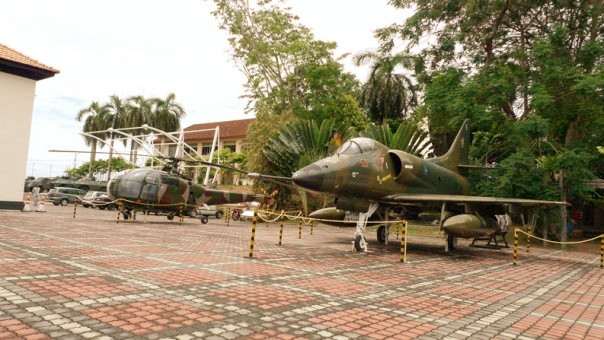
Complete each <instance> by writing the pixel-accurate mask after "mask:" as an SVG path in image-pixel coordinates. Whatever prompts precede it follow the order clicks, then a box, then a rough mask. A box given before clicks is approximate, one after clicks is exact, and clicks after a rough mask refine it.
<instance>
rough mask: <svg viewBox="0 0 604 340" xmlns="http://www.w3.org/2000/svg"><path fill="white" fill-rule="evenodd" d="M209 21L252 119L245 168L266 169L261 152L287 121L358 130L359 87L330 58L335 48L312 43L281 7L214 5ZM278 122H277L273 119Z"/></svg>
mask: <svg viewBox="0 0 604 340" xmlns="http://www.w3.org/2000/svg"><path fill="white" fill-rule="evenodd" d="M214 3H215V5H216V8H215V11H214V12H213V14H214V16H215V17H216V18H217V19H218V21H219V23H220V27H221V28H222V29H223V30H225V31H227V32H228V34H229V42H230V44H231V47H232V54H233V57H234V59H235V62H236V63H237V65H238V66H239V67H240V69H241V70H242V71H243V73H244V74H245V76H246V78H247V82H246V89H245V94H244V97H245V98H247V99H248V106H247V110H248V112H249V111H253V112H255V113H256V122H255V123H254V124H252V125H251V126H250V131H249V133H248V141H249V149H248V156H249V159H248V164H249V165H250V167H251V168H253V169H255V170H257V171H267V170H269V169H270V168H271V166H270V164H269V162H268V160H267V159H266V157H265V155H264V153H263V152H262V150H263V148H264V145H265V144H266V142H267V140H268V138H267V137H269V138H270V137H273V136H276V135H277V134H278V131H279V128H280V127H281V126H282V125H283V124H284V123H286V122H288V121H293V120H298V119H314V120H317V121H322V120H324V119H326V118H334V119H335V121H336V124H337V128H339V129H342V130H344V129H345V128H346V127H347V126H348V125H353V126H356V127H358V128H362V127H364V126H365V125H366V123H367V119H366V117H365V114H364V112H363V111H362V109H361V107H360V106H359V104H358V102H357V101H356V99H355V98H356V96H357V93H358V83H357V81H356V80H355V79H354V77H353V76H352V75H350V74H348V73H346V72H344V71H343V69H342V65H341V64H340V63H339V62H338V61H337V60H336V59H335V58H334V57H333V52H334V49H335V47H336V45H335V43H333V42H325V41H321V40H318V39H316V38H315V37H314V35H313V34H312V32H311V31H310V30H309V29H308V28H307V27H305V26H303V25H301V24H300V22H299V20H298V17H296V16H295V15H293V14H291V12H290V10H289V9H288V8H286V7H284V6H283V5H282V4H281V2H280V1H273V0H259V1H248V0H214ZM275 116H279V118H275Z"/></svg>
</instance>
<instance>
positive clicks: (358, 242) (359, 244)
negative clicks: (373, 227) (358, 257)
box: [352, 203, 379, 252]
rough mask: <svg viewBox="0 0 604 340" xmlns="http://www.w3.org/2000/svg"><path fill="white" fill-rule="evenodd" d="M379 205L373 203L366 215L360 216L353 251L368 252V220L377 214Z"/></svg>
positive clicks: (361, 214)
mask: <svg viewBox="0 0 604 340" xmlns="http://www.w3.org/2000/svg"><path fill="white" fill-rule="evenodd" d="M378 206H379V205H378V204H377V203H371V205H369V209H367V212H366V213H360V214H359V220H358V221H357V227H356V231H355V233H354V242H352V244H353V250H354V251H356V252H366V251H367V240H366V239H365V235H364V233H365V228H366V227H367V220H368V219H369V218H370V217H371V215H373V213H375V211H376V210H377V208H378Z"/></svg>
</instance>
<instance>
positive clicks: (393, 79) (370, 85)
mask: <svg viewBox="0 0 604 340" xmlns="http://www.w3.org/2000/svg"><path fill="white" fill-rule="evenodd" d="M354 61H355V63H356V64H357V66H360V65H362V64H364V63H366V62H371V63H372V64H371V71H370V73H369V78H368V79H367V82H366V83H365V84H363V87H362V89H361V95H360V98H359V99H360V102H361V105H363V107H364V108H365V109H366V110H367V113H368V115H369V117H370V118H371V120H373V121H374V122H377V123H379V124H381V123H383V122H384V121H386V120H388V119H395V120H400V119H403V118H404V117H405V116H406V115H407V113H408V112H409V111H410V110H411V109H412V108H413V107H415V106H416V105H417V103H418V97H417V86H416V85H415V84H414V82H413V80H412V79H411V78H410V77H409V76H407V75H405V74H403V73H400V72H398V71H397V70H398V69H400V68H401V67H402V68H404V69H410V68H411V67H413V64H414V57H412V56H409V55H407V54H404V53H399V54H395V55H386V54H377V53H373V52H367V53H362V54H359V55H357V56H355V58H354Z"/></svg>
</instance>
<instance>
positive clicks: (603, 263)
mask: <svg viewBox="0 0 604 340" xmlns="http://www.w3.org/2000/svg"><path fill="white" fill-rule="evenodd" d="M600 268H604V235H602V236H601V237H600Z"/></svg>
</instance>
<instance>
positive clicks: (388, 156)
mask: <svg viewBox="0 0 604 340" xmlns="http://www.w3.org/2000/svg"><path fill="white" fill-rule="evenodd" d="M469 138H470V135H469V129H468V121H465V122H464V123H463V125H462V127H461V129H460V130H459V132H458V134H457V136H456V138H455V140H454V141H453V144H452V145H451V147H450V149H449V151H448V152H447V153H446V154H444V155H443V156H440V157H435V158H430V159H422V158H419V157H417V156H414V155H412V154H409V153H406V152H404V151H401V150H392V149H389V148H388V147H386V146H385V145H383V144H380V143H379V142H377V141H375V140H373V139H370V138H363V137H360V138H353V139H350V140H348V141H347V142H346V143H344V144H343V145H342V146H341V147H340V148H339V149H338V150H337V151H336V152H335V154H333V155H332V156H330V157H327V158H324V159H321V160H319V161H317V162H315V163H313V164H311V165H308V166H306V167H304V168H302V169H301V170H299V171H297V172H295V173H294V174H293V176H292V180H293V182H294V184H296V185H298V186H300V187H302V188H304V189H307V190H311V191H317V192H323V193H330V194H333V195H335V197H336V199H335V206H334V207H330V208H325V209H321V210H318V211H315V212H313V213H311V215H310V216H311V217H315V218H322V219H328V220H335V221H334V222H329V223H327V224H333V225H343V224H342V223H341V222H338V221H344V220H345V219H347V216H348V217H349V215H351V214H352V215H353V216H354V215H355V214H358V217H357V218H356V220H357V223H356V231H355V237H354V249H356V250H357V251H365V250H366V249H367V246H366V244H367V243H366V239H365V237H364V231H365V228H366V226H367V224H368V223H369V224H375V223H372V221H384V220H387V219H388V218H390V217H395V218H409V217H413V216H417V214H418V213H420V212H422V211H434V209H435V208H436V209H438V210H440V211H441V218H440V226H441V230H443V231H444V232H445V234H446V236H447V245H446V250H447V251H448V250H451V249H453V247H454V245H455V243H456V238H457V237H461V238H473V237H477V236H488V235H492V234H493V233H494V232H495V231H496V228H499V227H501V223H502V222H501V221H503V223H505V224H509V223H510V219H509V216H508V215H507V208H511V207H520V208H525V209H533V208H537V207H543V206H556V205H558V206H559V205H566V203H565V202H553V201H542V200H531V199H519V198H500V197H480V196H470V195H468V193H469V187H470V185H469V182H468V180H467V178H466V177H465V176H464V175H463V172H464V171H465V170H466V169H467V168H471V167H472V166H469V165H467V164H466V163H467V160H468V148H469V146H470V145H469V144H470V143H469ZM502 216H504V217H505V218H502ZM498 221H499V224H498ZM349 225H350V224H349ZM377 234H378V235H377V236H378V237H377V238H378V241H380V242H382V243H385V242H387V240H388V226H387V225H386V226H384V225H382V226H380V227H379V228H378V230H377Z"/></svg>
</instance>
